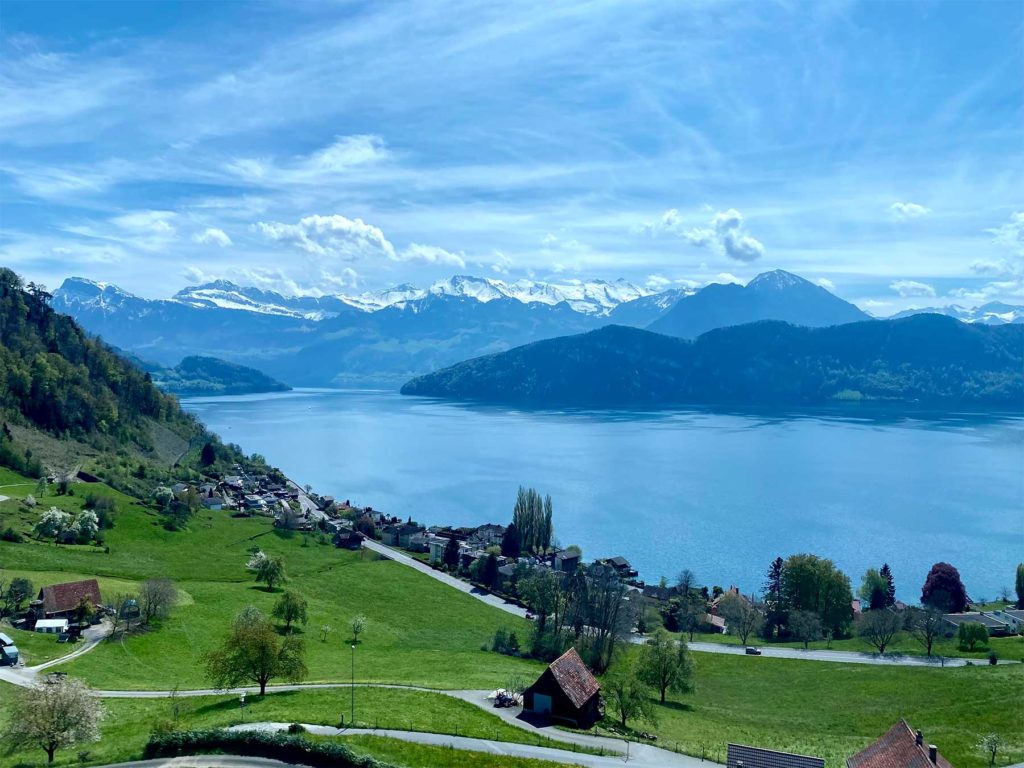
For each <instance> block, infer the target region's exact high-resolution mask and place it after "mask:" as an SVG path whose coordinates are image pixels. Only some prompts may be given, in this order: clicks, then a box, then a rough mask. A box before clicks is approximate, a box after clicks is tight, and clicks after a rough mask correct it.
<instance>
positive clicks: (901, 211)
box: [889, 203, 932, 221]
mask: <svg viewBox="0 0 1024 768" xmlns="http://www.w3.org/2000/svg"><path fill="white" fill-rule="evenodd" d="M931 212H932V210H931V208H925V207H924V206H923V205H919V204H917V203H893V204H892V205H890V206H889V213H890V214H891V215H892V217H893V218H894V219H898V220H900V221H907V220H908V219H920V218H921V217H922V216H927V215H928V214H929V213H931Z"/></svg>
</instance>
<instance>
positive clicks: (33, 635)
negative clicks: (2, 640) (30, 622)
mask: <svg viewBox="0 0 1024 768" xmlns="http://www.w3.org/2000/svg"><path fill="white" fill-rule="evenodd" d="M0 632H3V633H4V634H5V635H8V636H9V637H10V638H11V640H13V641H14V644H15V645H16V646H17V647H18V653H19V654H20V655H21V658H22V660H23V661H24V662H25V664H28V665H35V664H45V663H46V662H47V661H52V660H53V659H56V658H58V657H60V656H66V655H67V654H69V653H71V651H73V650H74V649H75V646H73V645H70V644H68V643H58V642H57V636H56V635H44V634H43V633H41V632H26V631H24V630H22V629H14V627H12V626H11V625H10V624H7V623H6V622H3V621H0Z"/></svg>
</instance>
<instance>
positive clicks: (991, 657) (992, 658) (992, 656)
mask: <svg viewBox="0 0 1024 768" xmlns="http://www.w3.org/2000/svg"><path fill="white" fill-rule="evenodd" d="M988 663H989V664H991V665H992V666H995V665H996V664H998V663H999V656H998V655H997V654H996V652H995V651H989V652H988Z"/></svg>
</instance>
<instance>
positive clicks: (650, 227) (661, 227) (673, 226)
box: [635, 208, 683, 236]
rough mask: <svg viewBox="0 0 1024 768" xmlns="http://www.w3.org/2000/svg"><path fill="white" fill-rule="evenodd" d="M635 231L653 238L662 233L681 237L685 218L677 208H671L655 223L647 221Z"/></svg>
mask: <svg viewBox="0 0 1024 768" xmlns="http://www.w3.org/2000/svg"><path fill="white" fill-rule="evenodd" d="M635 231H637V232H641V233H644V234H648V235H652V236H655V235H658V234H660V233H662V232H667V233H670V234H675V235H680V234H682V232H683V217H682V216H681V215H680V213H679V210H678V209H677V208H669V209H668V210H667V211H665V212H664V213H663V214H661V216H659V217H658V218H657V219H655V220H654V221H647V222H644V223H643V224H641V225H639V226H638V227H636V228H635Z"/></svg>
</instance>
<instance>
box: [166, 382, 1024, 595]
mask: <svg viewBox="0 0 1024 768" xmlns="http://www.w3.org/2000/svg"><path fill="white" fill-rule="evenodd" d="M183 404H184V406H185V407H186V409H187V410H189V411H191V412H193V413H195V414H196V415H198V416H199V417H200V418H201V419H202V420H203V421H204V422H205V423H206V424H207V425H208V426H209V427H210V428H211V429H213V430H214V431H216V432H217V433H219V434H220V435H221V436H222V438H223V439H224V440H225V441H228V442H233V443H238V444H239V445H241V446H242V447H243V448H244V449H245V451H246V452H249V453H252V452H258V453H261V454H263V455H264V456H266V458H267V459H268V460H269V461H270V462H271V463H272V464H275V465H277V466H279V467H280V468H281V469H282V470H283V471H284V472H285V473H286V474H287V475H288V476H289V477H291V478H292V479H294V480H296V481H297V482H299V483H302V484H304V483H309V484H311V485H312V486H313V487H314V488H315V489H316V490H317V491H318V492H320V493H325V494H331V495H333V496H335V497H336V498H339V499H350V500H351V501H352V503H353V504H359V505H367V504H369V505H371V506H373V507H374V508H377V509H381V510H384V511H385V512H388V513H391V514H395V515H398V516H400V517H403V518H405V517H409V516H412V517H413V518H414V519H416V520H417V521H419V522H422V523H425V524H427V525H431V524H452V525H473V524H482V523H485V522H499V523H502V524H507V523H508V521H509V519H510V518H511V513H512V504H513V501H514V499H515V494H516V488H517V487H518V486H519V485H520V484H525V485H532V486H534V487H536V488H537V489H538V490H539V491H540V492H541V493H549V494H551V496H552V498H553V501H554V519H555V535H556V537H557V539H558V540H559V542H560V543H561V544H562V545H569V544H576V545H578V546H580V547H581V548H582V549H583V553H584V556H585V557H587V558H590V559H593V558H596V557H604V556H611V555H623V556H625V557H626V558H627V559H628V560H629V561H630V562H631V563H632V564H633V566H634V567H636V568H638V569H639V570H640V575H641V577H642V578H645V579H646V580H647V581H648V582H655V583H656V582H657V581H658V578H659V577H660V576H662V575H664V576H667V577H668V578H669V580H670V581H671V580H673V579H674V577H675V575H676V574H677V573H678V572H679V571H680V570H681V569H682V568H690V569H691V570H693V571H694V572H695V573H696V574H697V576H698V579H699V580H700V583H706V584H708V585H709V586H711V585H715V584H717V585H721V586H723V587H727V586H729V585H731V584H736V585H738V586H739V587H740V588H741V589H742V590H743V591H744V592H750V591H753V590H759V589H760V587H761V584H762V582H763V574H764V572H765V571H766V569H767V567H768V564H769V562H770V561H771V560H772V559H773V558H774V557H776V556H778V555H781V556H783V557H785V556H786V555H789V554H792V553H797V552H813V553H815V554H820V555H823V556H827V557H830V558H832V559H833V560H834V561H835V562H836V563H837V564H838V565H839V566H840V567H841V568H842V569H843V570H844V571H845V572H846V573H847V574H848V575H849V576H850V577H851V580H852V582H853V587H854V590H856V589H857V587H858V585H859V583H860V576H861V574H863V572H864V571H865V569H867V568H869V567H876V568H877V567H880V566H881V565H882V563H883V562H888V563H889V564H890V565H891V566H892V569H893V572H894V575H895V580H896V587H897V592H898V595H899V596H900V598H901V599H903V600H906V601H908V602H917V600H918V599H919V597H920V589H921V585H922V584H923V582H924V578H925V575H926V573H927V571H928V569H929V568H930V567H931V565H932V563H934V562H936V561H939V560H946V561H948V562H951V563H953V564H954V565H956V566H957V568H959V569H960V572H961V575H962V576H963V579H964V582H965V584H966V585H967V588H968V591H969V593H970V594H971V595H972V597H974V598H976V599H977V598H979V597H986V598H992V597H994V596H996V594H997V593H998V591H999V589H1000V588H1001V587H1003V586H1009V587H1011V588H1012V586H1013V580H1014V568H1015V566H1016V563H1017V562H1019V561H1020V560H1021V559H1022V557H1024V419H1022V418H1016V417H1012V416H1006V417H986V416H941V417H929V416H927V415H916V416H913V417H905V416H900V415H893V414H886V413H884V412H881V411H874V412H872V411H858V410H856V409H854V410H852V411H849V410H848V411H845V412H841V413H840V412H834V413H833V412H817V413H814V414H790V413H778V412H774V413H767V414H765V413H761V414H745V413H722V412H712V411H706V410H672V411H658V412H650V413H646V412H645V413H635V412H604V411H601V412H595V411H587V412H571V411H570V412H566V411H557V412H553V411H545V412H530V411H522V410H515V409H509V408H503V407H485V406H469V405H460V404H451V403H443V402H437V401H433V400H424V399H418V398H409V397H402V396H400V395H398V394H397V393H393V392H369V391H339V390H328V391H324V390H296V391H294V392H286V393H275V394H266V395H248V396H240V397H219V398H196V399H191V400H186V401H185V402H184V403H183Z"/></svg>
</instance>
